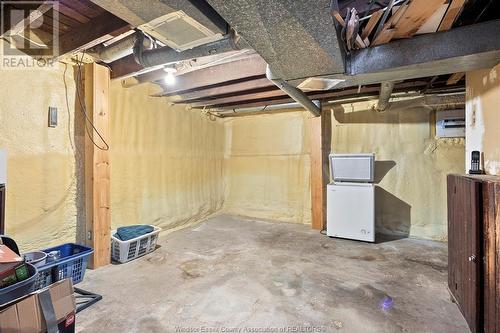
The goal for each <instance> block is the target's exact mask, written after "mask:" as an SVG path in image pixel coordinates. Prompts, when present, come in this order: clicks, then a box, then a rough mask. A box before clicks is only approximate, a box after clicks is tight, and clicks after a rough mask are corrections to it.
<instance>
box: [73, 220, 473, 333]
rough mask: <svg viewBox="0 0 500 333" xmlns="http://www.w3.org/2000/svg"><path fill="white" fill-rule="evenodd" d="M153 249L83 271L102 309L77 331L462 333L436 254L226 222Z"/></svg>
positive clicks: (429, 248)
mask: <svg viewBox="0 0 500 333" xmlns="http://www.w3.org/2000/svg"><path fill="white" fill-rule="evenodd" d="M159 245H161V247H160V248H158V249H156V251H154V252H153V253H151V254H149V255H147V256H145V257H142V258H140V259H138V260H135V261H132V262H130V263H127V264H124V265H110V266H107V267H105V268H102V269H98V270H96V271H88V272H87V275H86V278H85V281H84V282H82V283H81V284H80V285H78V286H79V287H81V288H83V289H87V290H89V291H93V292H96V293H100V294H102V295H103V297H104V298H103V300H102V301H100V302H99V303H97V304H95V305H93V306H92V307H91V308H88V309H86V310H84V311H83V312H81V313H80V314H78V315H77V331H78V332H187V331H190V332H230V331H232V330H231V329H233V328H242V329H241V330H233V331H232V332H337V331H344V332H412V333H413V332H440V333H443V332H453V333H457V332H469V330H468V328H467V325H466V322H465V320H464V319H463V318H462V316H461V314H460V312H459V310H458V308H457V306H456V305H455V304H453V303H452V302H451V301H450V298H449V294H448V291H447V288H446V280H447V272H446V269H447V249H446V245H445V244H442V243H436V242H430V241H419V240H413V239H400V240H393V241H387V242H383V243H379V244H368V243H362V242H355V241H349V240H341V239H331V238H328V237H326V236H323V235H320V234H319V233H318V232H317V231H313V230H311V229H310V228H309V227H308V226H305V225H299V224H290V223H279V222H264V221H258V220H252V219H246V218H241V217H234V216H226V215H222V216H218V217H214V218H211V219H209V220H207V221H205V222H203V223H201V224H199V225H196V226H193V227H189V228H186V229H183V230H180V231H176V232H174V233H170V234H168V235H165V236H162V237H161V238H160V240H159ZM387 296H389V297H390V298H392V307H391V304H390V303H391V302H390V299H388V298H387ZM384 299H385V306H382V304H381V303H383V301H384ZM281 327H290V330H289V331H283V330H281V331H280V330H279V329H280V328H281ZM245 328H246V329H245ZM293 328H296V329H297V330H295V331H294V330H293ZM183 329H185V330H183ZM224 329H225V330H224ZM266 329H267V330H266ZM301 329H302V330H301Z"/></svg>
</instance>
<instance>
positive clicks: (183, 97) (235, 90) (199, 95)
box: [157, 75, 278, 103]
mask: <svg viewBox="0 0 500 333" xmlns="http://www.w3.org/2000/svg"><path fill="white" fill-rule="evenodd" d="M275 89H278V88H277V87H276V86H275V85H274V84H273V83H272V82H271V81H269V80H268V79H267V78H266V77H262V75H261V76H258V77H257V78H255V79H252V80H247V81H243V82H238V83H234V84H231V85H223V86H215V87H211V88H199V89H196V88H195V89H194V90H193V89H191V90H184V91H179V92H177V93H176V94H174V93H170V94H167V93H160V94H158V95H157V96H169V97H170V98H171V100H172V101H174V102H183V103H190V102H193V101H197V102H198V101H201V100H207V99H210V98H218V97H228V95H229V94H230V95H231V96H234V95H237V94H246V93H248V92H249V91H253V92H257V91H259V92H260V91H265V90H275Z"/></svg>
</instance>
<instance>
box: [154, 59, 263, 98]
mask: <svg viewBox="0 0 500 333" xmlns="http://www.w3.org/2000/svg"><path fill="white" fill-rule="evenodd" d="M265 72H266V62H265V61H264V60H262V58H260V57H258V56H257V57H256V56H254V57H249V58H246V59H242V60H238V61H234V62H230V63H226V64H222V65H217V66H212V67H207V68H204V69H201V70H199V71H193V72H189V73H186V74H184V75H180V76H178V77H177V80H176V83H175V86H165V85H163V88H164V95H167V94H170V95H171V94H178V93H180V92H182V91H194V90H199V89H200V88H203V87H207V88H208V87H215V86H216V85H217V84H221V83H225V82H231V81H236V82H241V81H249V80H251V79H253V78H263V77H265ZM236 82H235V83H236Z"/></svg>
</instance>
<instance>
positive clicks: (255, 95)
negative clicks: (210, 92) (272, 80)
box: [176, 86, 288, 107]
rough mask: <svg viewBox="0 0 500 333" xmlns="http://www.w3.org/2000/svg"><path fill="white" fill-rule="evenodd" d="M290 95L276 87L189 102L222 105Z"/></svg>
mask: <svg viewBox="0 0 500 333" xmlns="http://www.w3.org/2000/svg"><path fill="white" fill-rule="evenodd" d="M275 87H276V86H275ZM277 96H280V97H288V95H286V94H285V93H284V92H283V90H281V89H279V88H278V87H276V88H275V89H274V88H273V89H272V90H266V91H261V92H255V91H253V92H244V93H242V94H236V95H234V96H227V97H220V98H218V97H214V98H212V99H211V98H207V99H203V100H200V101H191V102H187V103H189V104H190V105H191V106H193V107H199V106H211V105H220V104H227V103H234V102H240V101H248V100H254V99H259V100H260V99H263V98H271V97H277ZM176 103H178V104H181V103H186V102H184V101H180V102H176Z"/></svg>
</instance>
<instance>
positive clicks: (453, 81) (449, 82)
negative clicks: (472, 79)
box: [446, 72, 465, 86]
mask: <svg viewBox="0 0 500 333" xmlns="http://www.w3.org/2000/svg"><path fill="white" fill-rule="evenodd" d="M464 76H465V73H464V72H459V73H454V74H451V75H450V77H449V78H448V80H447V81H446V85H447V86H451V85H452V84H456V83H457V82H458V81H460V80H461V79H462V78H463V77H464Z"/></svg>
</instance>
